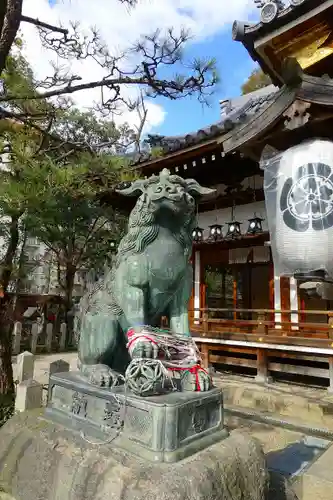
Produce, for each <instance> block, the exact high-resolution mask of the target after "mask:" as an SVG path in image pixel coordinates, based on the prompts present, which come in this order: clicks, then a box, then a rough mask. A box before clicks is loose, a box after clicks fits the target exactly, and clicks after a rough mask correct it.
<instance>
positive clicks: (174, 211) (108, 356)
mask: <svg viewBox="0 0 333 500" xmlns="http://www.w3.org/2000/svg"><path fill="white" fill-rule="evenodd" d="M118 191H119V192H120V193H121V194H123V195H125V196H137V197H138V200H137V203H136V205H135V208H134V209H133V211H132V212H131V214H130V217H129V223H128V231H127V234H126V235H125V236H124V238H123V239H122V241H121V243H120V245H119V249H118V254H117V259H116V263H115V266H114V267H113V269H112V270H110V271H109V272H108V273H106V275H105V277H103V279H101V280H100V281H99V282H98V283H97V284H96V286H95V287H94V288H93V290H91V291H90V292H89V293H88V294H86V296H84V297H83V299H82V301H81V303H80V310H79V313H78V315H77V318H76V333H77V335H78V336H79V361H80V368H81V371H82V372H83V373H84V374H85V375H87V376H90V377H91V375H92V373H93V376H94V377H95V380H97V381H98V380H101V381H103V384H108V380H111V378H112V373H111V371H110V370H114V371H116V372H120V373H124V371H125V369H126V367H127V365H128V363H129V361H130V359H129V354H128V351H127V349H126V333H127V331H128V329H129V328H131V327H135V326H138V325H150V326H159V325H160V323H161V317H162V316H166V317H167V318H168V319H169V325H170V329H171V330H172V331H173V332H174V333H177V334H181V335H185V336H188V335H189V323H188V312H187V308H188V301H189V298H190V294H191V288H192V266H191V264H190V262H189V259H190V256H191V253H192V232H193V228H194V226H195V225H196V210H195V207H196V202H195V200H196V198H198V197H200V196H202V195H205V194H210V193H213V192H214V191H213V190H211V189H208V188H203V187H202V186H200V185H199V184H198V183H197V182H196V181H195V180H193V179H186V180H185V179H183V178H181V177H179V176H177V175H171V174H170V172H169V171H168V170H165V169H164V170H163V171H162V172H161V173H160V175H159V176H151V177H150V178H149V179H146V180H137V181H134V182H133V183H125V185H123V186H122V189H119V190H118ZM140 348H141V349H142V346H140V345H138V349H140ZM145 357H149V356H148V353H145ZM101 383H102V382H101Z"/></svg>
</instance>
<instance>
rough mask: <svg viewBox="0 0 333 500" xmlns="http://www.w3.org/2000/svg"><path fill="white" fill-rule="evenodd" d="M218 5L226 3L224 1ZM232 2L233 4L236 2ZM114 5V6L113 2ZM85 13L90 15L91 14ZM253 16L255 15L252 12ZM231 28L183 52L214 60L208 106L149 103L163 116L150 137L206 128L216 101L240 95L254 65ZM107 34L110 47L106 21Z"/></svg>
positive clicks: (57, 1)
mask: <svg viewBox="0 0 333 500" xmlns="http://www.w3.org/2000/svg"><path fill="white" fill-rule="evenodd" d="M0 1H1V0H0ZM31 1H32V0H31ZM33 1H35V0H33ZM39 1H42V0H39ZM44 1H45V0H44ZM107 1H110V0H104V1H102V0H101V1H100V2H99V5H100V9H98V7H97V5H96V10H97V11H98V10H100V13H101V16H102V17H100V18H99V19H98V21H99V23H103V20H105V18H106V17H108V16H106V12H107V11H106V10H105V5H106V3H105V2H107ZM160 1H162V0H160ZM200 1H202V2H205V0H199V2H200ZM206 1H208V0H206ZM212 1H213V4H212V2H210V3H211V4H212V7H211V8H212V9H214V10H215V4H214V1H216V2H217V1H218V0H212ZM222 1H223V2H226V0H222ZM232 1H235V2H236V0H232ZM47 2H48V5H49V6H52V9H50V10H51V11H55V8H60V7H61V5H64V4H65V3H66V4H67V3H68V1H67V2H65V1H64V2H62V1H61V0H46V3H47ZM80 2H81V3H80ZM163 2H164V3H167V2H168V0H163ZM237 2H238V4H242V3H243V4H244V5H245V3H246V2H250V3H252V2H251V0H237ZM30 3H31V2H30ZM155 3H156V2H155ZM197 3H198V2H197ZM70 4H71V2H69V5H70ZM84 4H87V1H84V0H80V1H79V0H76V2H73V4H72V6H73V11H72V15H75V16H76V15H78V16H79V14H80V13H79V12H78V11H79V9H80V6H83V5H84ZM114 5H117V2H116V3H115V4H114ZM138 5H139V6H140V3H138ZM147 5H148V4H147ZM191 5H192V4H191ZM137 9H139V7H137V8H136V9H135V10H137ZM187 10H188V9H187ZM214 10H213V12H214ZM89 12H90V15H91V11H89ZM255 12H257V11H256V9H255ZM214 14H215V12H214ZM224 14H225V11H224V9H222V11H221V9H220V12H219V16H220V17H221V15H222V16H223V15H224ZM185 15H186V13H185ZM188 15H189V16H191V11H190V10H189V12H188ZM253 15H254V16H255V17H257V14H254V11H253V10H252V11H251V10H250V11H248V13H247V15H246V17H247V18H250V19H251V18H253ZM133 16H134V15H133V14H131V16H130V18H129V20H130V19H131V20H133ZM230 18H231V15H230V16H229V20H230ZM143 19H145V18H143ZM155 19H156V17H155ZM216 19H217V18H216ZM89 22H90V19H89ZM91 22H92V23H93V22H94V20H93V19H92V20H91ZM125 22H127V21H125ZM197 22H198V20H197ZM202 22H204V20H202V19H201V18H199V24H200V25H201V26H203V25H202ZM161 23H162V24H163V21H161ZM159 25H160V23H159V22H158V21H157V26H159ZM96 26H97V28H98V29H99V28H100V26H99V24H96ZM141 26H142V25H141V23H138V24H136V26H135V27H136V28H138V30H136V31H138V34H139V35H140V32H141V29H142V33H143V34H144V33H145V30H144V28H141ZM222 26H223V27H222ZM231 28H232V26H231V24H224V25H223V23H221V29H220V30H218V29H217V30H215V31H214V33H215V34H214V35H212V36H211V37H210V38H207V37H206V38H201V39H200V40H199V39H198V40H197V41H195V39H194V41H192V42H191V43H190V44H189V45H187V47H186V50H185V60H191V59H194V58H206V59H207V58H215V59H216V61H217V68H218V73H219V77H220V83H219V84H218V85H217V87H216V89H215V93H214V94H213V95H212V96H211V97H210V98H209V103H210V105H209V106H204V105H202V104H201V103H199V102H198V101H197V99H196V98H194V97H193V98H185V99H180V100H177V101H170V100H168V99H165V98H157V99H154V100H153V102H154V103H156V104H159V105H160V106H162V108H163V109H164V111H165V112H166V115H165V119H164V121H163V123H161V124H160V125H158V126H155V127H154V128H153V129H152V130H151V131H150V132H151V133H157V134H161V135H182V134H186V133H189V132H192V131H194V130H198V129H200V128H201V127H205V126H208V125H210V124H212V123H214V122H216V121H218V120H219V117H220V110H219V100H220V99H226V98H230V97H236V96H237V95H239V94H240V87H241V85H242V84H243V83H244V82H245V81H246V79H247V78H248V76H249V75H250V73H251V71H252V70H253V69H254V67H255V65H254V62H253V61H252V59H251V58H250V56H249V55H248V54H247V52H246V50H245V49H244V47H243V46H242V44H241V43H240V42H235V41H233V40H232V36H231ZM129 29H133V27H132V28H130V26H129ZM110 30H111V32H110ZM107 32H108V33H109V34H110V35H111V36H110V38H109V40H108V43H112V44H113V43H114V33H115V31H114V30H112V22H111V26H110V21H108V22H107ZM112 33H113V35H112ZM171 69H172V68H171ZM175 70H176V71H178V72H181V68H175ZM162 73H163V77H164V76H165V77H166V78H168V77H169V78H171V77H172V74H170V68H167V69H166V70H164V71H163V72H162Z"/></svg>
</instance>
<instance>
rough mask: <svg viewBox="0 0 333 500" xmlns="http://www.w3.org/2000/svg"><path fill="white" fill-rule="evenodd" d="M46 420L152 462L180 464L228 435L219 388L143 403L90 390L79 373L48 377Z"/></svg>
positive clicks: (120, 392) (121, 393) (119, 392)
mask: <svg viewBox="0 0 333 500" xmlns="http://www.w3.org/2000/svg"><path fill="white" fill-rule="evenodd" d="M45 415H46V417H47V418H49V419H51V420H53V421H54V422H57V423H60V424H61V425H63V426H64V427H66V428H69V429H72V430H74V431H76V432H79V433H80V434H81V436H82V435H83V437H86V438H87V439H88V440H89V441H90V440H95V441H96V440H99V441H102V442H112V445H113V446H115V447H118V448H120V449H123V450H126V451H128V452H131V453H133V454H134V455H137V456H139V457H141V458H144V459H146V460H150V461H153V462H169V463H171V462H177V461H179V460H181V459H183V458H185V457H187V456H189V455H192V454H193V453H196V452H198V451H200V450H202V449H204V448H206V447H207V446H210V445H212V444H214V443H216V442H218V441H220V440H221V439H222V438H225V437H226V436H227V435H228V432H227V430H226V429H225V428H224V424H223V402H222V391H221V389H217V388H214V389H212V390H210V391H208V392H201V393H199V392H173V393H169V394H165V395H162V396H152V397H144V398H143V397H139V396H135V395H134V394H132V393H130V392H126V391H125V388H124V386H120V387H117V388H114V389H104V388H99V387H95V386H92V385H90V384H89V383H87V381H86V380H85V379H83V377H82V376H81V375H80V374H79V373H75V372H70V373H57V374H55V375H51V376H50V381H49V396H48V405H47V408H46V410H45ZM96 444H97V442H96Z"/></svg>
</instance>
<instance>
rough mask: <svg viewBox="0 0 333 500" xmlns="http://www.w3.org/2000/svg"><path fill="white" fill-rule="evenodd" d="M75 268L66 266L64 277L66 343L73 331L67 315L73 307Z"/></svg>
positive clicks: (71, 317) (69, 316)
mask: <svg viewBox="0 0 333 500" xmlns="http://www.w3.org/2000/svg"><path fill="white" fill-rule="evenodd" d="M75 273H76V267H75V266H73V265H72V264H68V265H67V267H66V275H65V321H66V324H67V341H68V339H69V337H70V335H71V332H72V330H73V316H72V315H71V314H69V312H70V311H71V309H72V307H73V289H74V280H75Z"/></svg>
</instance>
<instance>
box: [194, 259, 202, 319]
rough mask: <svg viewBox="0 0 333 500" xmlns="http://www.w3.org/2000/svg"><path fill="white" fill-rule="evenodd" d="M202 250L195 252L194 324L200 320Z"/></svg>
mask: <svg viewBox="0 0 333 500" xmlns="http://www.w3.org/2000/svg"><path fill="white" fill-rule="evenodd" d="M200 266H201V265H200V250H196V251H195V253H194V324H198V323H199V320H200V311H199V309H200V307H201V304H200V291H201V290H200V277H201V267H200Z"/></svg>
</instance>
